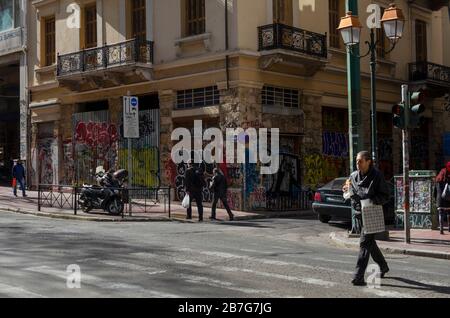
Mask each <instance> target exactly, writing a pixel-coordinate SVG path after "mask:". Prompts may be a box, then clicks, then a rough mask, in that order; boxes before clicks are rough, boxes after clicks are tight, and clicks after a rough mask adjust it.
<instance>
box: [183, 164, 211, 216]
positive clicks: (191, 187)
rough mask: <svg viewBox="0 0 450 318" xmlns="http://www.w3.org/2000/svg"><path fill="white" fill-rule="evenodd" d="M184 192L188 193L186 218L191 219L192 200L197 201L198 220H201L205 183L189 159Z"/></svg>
mask: <svg viewBox="0 0 450 318" xmlns="http://www.w3.org/2000/svg"><path fill="white" fill-rule="evenodd" d="M185 182H186V184H185V186H186V193H187V194H188V195H189V208H188V209H187V217H186V219H188V220H190V219H192V201H193V200H195V202H196V203H197V210H198V221H199V222H203V187H204V186H205V185H206V183H205V180H204V179H203V176H202V175H201V174H200V172H199V171H197V169H195V167H194V162H193V161H192V160H189V162H188V169H187V170H186V177H185Z"/></svg>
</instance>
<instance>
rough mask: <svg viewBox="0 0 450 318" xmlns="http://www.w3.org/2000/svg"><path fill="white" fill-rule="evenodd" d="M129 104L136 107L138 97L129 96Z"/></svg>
mask: <svg viewBox="0 0 450 318" xmlns="http://www.w3.org/2000/svg"><path fill="white" fill-rule="evenodd" d="M130 104H131V106H133V107H136V106H137V105H138V99H137V98H136V97H133V98H131V100H130Z"/></svg>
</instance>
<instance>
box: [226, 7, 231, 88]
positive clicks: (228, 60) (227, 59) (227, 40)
mask: <svg viewBox="0 0 450 318" xmlns="http://www.w3.org/2000/svg"><path fill="white" fill-rule="evenodd" d="M228 49H229V38H228V0H225V52H228ZM225 68H226V74H227V90H229V89H230V56H229V55H228V54H227V55H226V58H225Z"/></svg>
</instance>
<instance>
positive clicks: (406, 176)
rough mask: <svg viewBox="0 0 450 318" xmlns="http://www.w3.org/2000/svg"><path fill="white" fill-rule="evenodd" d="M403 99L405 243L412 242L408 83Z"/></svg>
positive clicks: (403, 92)
mask: <svg viewBox="0 0 450 318" xmlns="http://www.w3.org/2000/svg"><path fill="white" fill-rule="evenodd" d="M402 101H403V102H404V103H405V104H404V105H405V129H403V189H404V191H403V193H404V196H405V198H404V210H405V217H404V220H405V221H404V224H405V243H406V244H411V226H410V223H409V131H408V129H409V108H410V99H409V88H408V85H402Z"/></svg>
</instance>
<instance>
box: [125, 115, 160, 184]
mask: <svg viewBox="0 0 450 318" xmlns="http://www.w3.org/2000/svg"><path fill="white" fill-rule="evenodd" d="M120 127H121V129H120V132H121V134H120V140H119V167H120V168H123V169H128V140H127V139H125V138H123V133H122V132H123V123H122V116H121V117H120ZM131 145H132V150H131V151H132V154H131V156H132V166H133V184H132V186H133V187H157V186H159V184H160V182H159V109H149V110H141V111H139V139H132V144H131Z"/></svg>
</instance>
